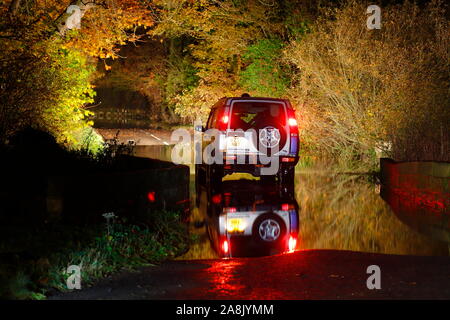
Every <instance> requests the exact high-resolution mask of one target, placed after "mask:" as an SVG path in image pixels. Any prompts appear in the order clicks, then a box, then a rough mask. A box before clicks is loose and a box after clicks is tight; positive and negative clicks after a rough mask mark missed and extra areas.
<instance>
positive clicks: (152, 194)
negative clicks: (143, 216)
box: [147, 191, 156, 202]
mask: <svg viewBox="0 0 450 320" xmlns="http://www.w3.org/2000/svg"><path fill="white" fill-rule="evenodd" d="M147 199H148V201H150V202H155V199H156V198H155V191H150V192H149V193H147Z"/></svg>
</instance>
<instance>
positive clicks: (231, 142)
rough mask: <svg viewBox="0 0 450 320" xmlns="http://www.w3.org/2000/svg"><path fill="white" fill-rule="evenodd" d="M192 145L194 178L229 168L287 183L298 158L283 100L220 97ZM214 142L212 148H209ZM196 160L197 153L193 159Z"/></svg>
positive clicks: (295, 134)
mask: <svg viewBox="0 0 450 320" xmlns="http://www.w3.org/2000/svg"><path fill="white" fill-rule="evenodd" d="M195 130H196V131H197V132H202V135H203V136H202V144H201V146H200V144H198V145H197V146H196V154H197V155H198V154H201V155H202V161H201V163H199V162H197V163H198V164H197V165H196V174H197V176H198V178H200V179H201V178H202V177H205V178H206V179H210V180H211V181H216V180H218V179H221V178H222V177H223V176H224V175H226V174H231V173H234V172H246V173H251V174H252V175H254V176H259V177H261V178H262V179H273V178H275V177H276V178H277V180H278V181H279V182H280V183H293V181H294V168H295V165H296V164H297V162H298V159H299V156H298V153H299V136H298V126H297V121H296V118H295V113H294V109H293V108H292V105H291V103H290V102H289V100H286V99H275V98H260V97H258V98H257V97H249V96H246V97H233V98H222V99H220V100H219V101H218V102H217V103H216V104H215V105H214V106H213V107H212V108H211V112H210V115H209V118H208V122H207V124H206V127H203V126H201V125H200V126H196V127H195ZM211 145H214V147H211ZM197 159H198V157H197Z"/></svg>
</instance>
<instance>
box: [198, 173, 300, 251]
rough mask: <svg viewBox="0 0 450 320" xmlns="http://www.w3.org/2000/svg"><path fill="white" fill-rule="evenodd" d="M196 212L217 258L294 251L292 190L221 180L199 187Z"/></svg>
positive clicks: (296, 222) (295, 207)
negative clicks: (204, 217)
mask: <svg viewBox="0 0 450 320" xmlns="http://www.w3.org/2000/svg"><path fill="white" fill-rule="evenodd" d="M199 191H200V192H199V193H198V194H197V196H198V197H199V201H198V203H199V209H200V210H201V211H202V212H203V213H204V214H205V216H206V228H207V231H208V235H209V238H210V240H211V243H212V246H213V247H214V250H215V251H216V252H217V253H218V254H219V256H220V257H251V256H265V255H273V254H278V253H283V252H289V251H293V250H295V247H296V244H297V235H298V228H299V218H298V204H297V202H296V201H295V198H294V192H293V188H292V187H275V186H272V185H263V184H262V183H260V182H259V181H250V180H236V181H224V182H222V183H220V184H218V185H217V186H214V187H211V186H208V187H207V186H200V188H199Z"/></svg>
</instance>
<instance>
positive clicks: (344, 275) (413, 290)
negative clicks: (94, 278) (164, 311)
mask: <svg viewBox="0 0 450 320" xmlns="http://www.w3.org/2000/svg"><path fill="white" fill-rule="evenodd" d="M370 265H378V266H379V267H380V269H381V289H380V290H377V289H372V290H369V289H368V288H367V285H366V282H367V278H368V277H369V276H370V275H369V274H367V273H366V271H367V267H368V266H370ZM49 299H52V300H53V299H58V300H60V299H102V300H103V299H263V300H265V299H450V257H418V256H400V255H385V254H371V253H360V252H351V251H338V250H305V251H298V252H294V253H290V254H283V255H276V256H269V257H261V258H240V259H222V260H218V259H215V260H192V261H170V262H166V263H163V264H161V265H159V266H155V267H146V268H141V269H139V270H138V271H135V272H122V273H119V274H117V275H114V276H111V277H109V278H107V279H104V280H102V281H100V282H99V283H97V284H96V285H94V286H92V287H89V288H83V289H82V290H79V291H78V290H77V291H73V292H69V293H65V294H58V295H55V296H51V297H50V298H49Z"/></svg>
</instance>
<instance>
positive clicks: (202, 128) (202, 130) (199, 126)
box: [195, 125, 205, 132]
mask: <svg viewBox="0 0 450 320" xmlns="http://www.w3.org/2000/svg"><path fill="white" fill-rule="evenodd" d="M195 131H197V132H205V127H203V126H202V125H198V126H195Z"/></svg>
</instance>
